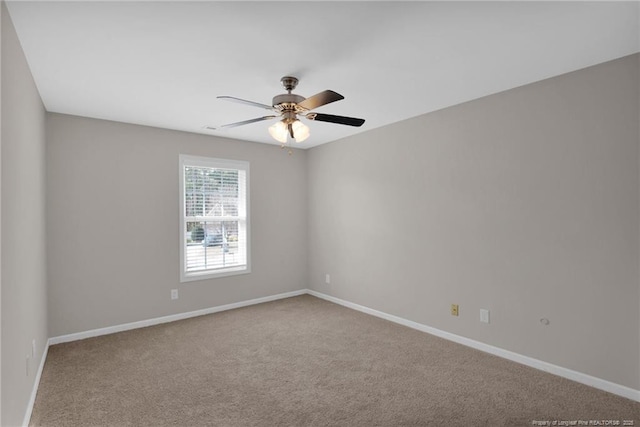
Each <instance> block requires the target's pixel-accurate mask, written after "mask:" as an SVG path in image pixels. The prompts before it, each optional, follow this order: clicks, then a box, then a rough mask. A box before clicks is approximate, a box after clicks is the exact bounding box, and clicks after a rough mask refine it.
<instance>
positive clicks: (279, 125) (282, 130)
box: [269, 120, 288, 144]
mask: <svg viewBox="0 0 640 427" xmlns="http://www.w3.org/2000/svg"><path fill="white" fill-rule="evenodd" d="M287 133H288V130H287V125H286V124H285V123H284V121H283V120H280V121H278V122H276V124H274V125H272V126H269V135H271V136H272V137H273V139H275V140H276V141H278V142H281V143H282V144H286V143H287Z"/></svg>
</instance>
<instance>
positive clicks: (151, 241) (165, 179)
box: [47, 114, 307, 337]
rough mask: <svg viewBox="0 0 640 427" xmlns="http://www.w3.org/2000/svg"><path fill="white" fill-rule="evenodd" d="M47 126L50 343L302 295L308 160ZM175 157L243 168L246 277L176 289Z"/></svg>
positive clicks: (102, 124) (186, 138) (83, 124)
mask: <svg viewBox="0 0 640 427" xmlns="http://www.w3.org/2000/svg"><path fill="white" fill-rule="evenodd" d="M47 117H48V120H47V144H48V150H47V178H48V180H47V183H48V184H47V203H48V205H47V208H48V211H47V220H48V222H47V226H48V243H49V245H48V261H49V262H48V266H49V310H50V311H49V313H50V316H49V322H50V329H49V333H50V336H52V337H53V336H59V335H64V334H69V333H74V332H80V331H86V330H90V329H94V328H101V327H106V326H113V325H118V324H123V323H128V322H133V321H138V320H145V319H150V318H155V317H159V316H165V315H170V314H175V313H182V312H187V311H191V310H197V309H201V308H207V307H212V306H217V305H221V304H228V303H232V302H238V301H243V300H249V299H252V298H258V297H263V296H268V295H274V294H278V293H282V292H288V291H293V290H298V289H304V288H305V287H306V283H305V282H306V271H307V256H306V241H307V236H306V232H307V200H306V190H307V184H306V174H305V170H306V158H307V156H306V152H305V151H300V150H294V153H293V155H292V156H288V155H287V153H286V151H284V150H281V149H280V148H279V147H277V146H274V145H264V144H256V143H250V142H243V141H238V140H230V139H222V138H216V137H208V136H204V135H196V134H188V133H184V132H175V131H168V130H162V129H156V128H150V127H144V126H137V125H129V124H123V123H116V122H108V121H101V120H94V119H87V118H80V117H74V116H66V115H59V114H48V116H47ZM179 154H191V155H201V156H210V157H218V158H225V159H235V160H247V161H249V162H250V168H251V172H250V173H251V175H250V209H251V211H250V223H251V253H252V265H251V273H250V274H244V275H238V276H232V277H224V278H218V279H210V280H203V281H196V282H188V283H184V284H181V283H180V275H179V265H180V263H179V253H180V251H179V249H180V246H179V245H180V239H179V230H180V221H179V194H178V156H179ZM174 288H178V289H179V293H180V298H179V299H178V300H176V301H171V299H170V290H171V289H174Z"/></svg>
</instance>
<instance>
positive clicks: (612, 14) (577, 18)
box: [8, 1, 640, 148]
mask: <svg viewBox="0 0 640 427" xmlns="http://www.w3.org/2000/svg"><path fill="white" fill-rule="evenodd" d="M8 9H9V12H10V15H11V18H12V20H13V22H14V24H15V27H16V30H17V32H18V36H19V38H20V41H21V43H22V47H23V49H24V51H25V54H26V56H27V60H28V62H29V65H30V67H31V70H32V72H33V76H34V78H35V81H36V84H37V86H38V89H39V91H40V94H41V96H42V100H43V102H44V104H45V107H46V109H47V110H48V111H51V112H58V113H65V114H74V115H79V116H86V117H95V118H100V119H107V120H115V121H121V122H129V123H136V124H142V125H149V126H156V127H161V128H168V129H177V130H182V131H187V132H196V133H205V134H214V135H221V136H225V137H228V138H237V139H243V140H249V141H256V142H265V143H276V142H275V141H273V140H272V139H271V137H270V136H269V135H268V133H267V127H268V126H269V125H270V124H271V122H259V123H254V124H250V125H247V126H243V127H238V128H232V129H228V130H225V131H213V132H212V131H207V130H205V129H203V127H204V126H205V125H212V126H215V125H221V124H225V123H231V122H237V121H242V120H246V119H251V118H256V117H260V116H264V115H266V114H265V112H266V111H265V110H261V109H258V108H254V107H250V106H246V105H242V104H235V103H231V102H225V101H223V100H218V99H216V96H218V95H231V96H235V97H239V98H244V99H248V100H252V101H256V102H259V103H264V104H270V103H271V98H272V97H273V96H274V95H276V94H278V93H283V92H284V90H283V88H282V86H281V85H280V78H281V77H282V76H284V75H294V76H297V77H299V78H300V84H299V85H298V88H297V90H296V91H295V93H298V94H300V95H303V96H306V97H309V96H311V95H313V94H315V93H317V92H320V91H322V90H325V89H332V90H334V91H336V92H339V93H341V94H342V95H344V97H345V99H344V100H342V101H339V102H336V103H333V104H329V105H326V106H324V107H321V108H319V109H318V110H317V111H318V112H321V113H327V114H339V115H346V116H352V117H361V118H364V119H366V123H365V124H364V125H363V126H362V127H361V128H353V127H350V126H342V125H336V124H330V123H321V122H310V123H308V125H309V126H310V128H311V137H310V138H309V139H308V140H307V141H305V142H304V143H302V144H297V146H299V147H301V148H308V147H312V146H316V145H319V144H322V143H326V142H329V141H334V140H336V139H339V138H343V137H346V136H349V135H352V134H354V133H357V132H364V131H367V130H370V129H374V128H377V127H380V126H384V125H386V124H389V123H393V122H397V121H400V120H403V119H407V118H410V117H414V116H417V115H420V114H424V113H427V112H430V111H434V110H438V109H441V108H444V107H447V106H451V105H455V104H459V103H461V102H465V101H468V100H471V99H475V98H478V97H481V96H485V95H488V94H492V93H496V92H499V91H503V90H506V89H510V88H513V87H516V86H521V85H524V84H527V83H531V82H534V81H538V80H541V79H544V78H547V77H551V76H554V75H558V74H562V73H566V72H569V71H573V70H577V69H580V68H584V67H587V66H590V65H594V64H597V63H600V62H604V61H607V60H611V59H615V58H619V57H621V56H625V55H628V54H632V53H635V52H638V50H639V44H640V43H639V25H638V21H639V3H638V2H379V1H375V2H363V1H360V2H329V1H320V2H269V1H260V2H237V1H236V2H213V1H208V2H186V1H174V2H167V1H164V2H150V1H146V2H91V1H76V2H56V1H45V2H30V1H28V2H22V1H18V2H8Z"/></svg>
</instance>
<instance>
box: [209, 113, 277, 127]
mask: <svg viewBox="0 0 640 427" xmlns="http://www.w3.org/2000/svg"><path fill="white" fill-rule="evenodd" d="M277 117H278V116H264V117H258V118H257V119H250V120H245V121H243V122H236V123H229V124H228V125H222V126H216V127H209V126H207V129H211V130H220V129H227V128H235V127H238V126H244V125H248V124H249V123H255V122H261V121H263V120H271V119H275V118H277Z"/></svg>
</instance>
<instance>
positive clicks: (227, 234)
mask: <svg viewBox="0 0 640 427" xmlns="http://www.w3.org/2000/svg"><path fill="white" fill-rule="evenodd" d="M180 201H181V209H180V229H181V232H180V248H181V250H180V261H181V269H180V270H181V275H180V280H181V281H182V282H185V281H190V280H202V279H209V278H212V277H221V276H229V275H232V274H242V273H249V272H250V264H249V218H248V212H249V163H248V162H242V161H235V160H223V159H212V158H207V157H195V156H185V155H181V156H180Z"/></svg>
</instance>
